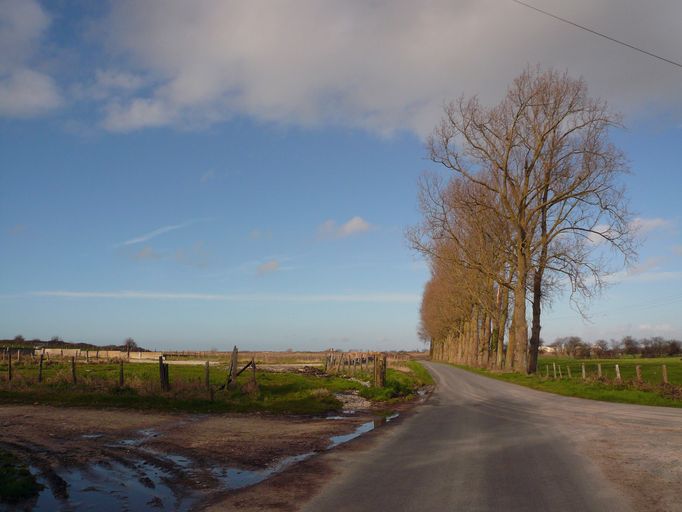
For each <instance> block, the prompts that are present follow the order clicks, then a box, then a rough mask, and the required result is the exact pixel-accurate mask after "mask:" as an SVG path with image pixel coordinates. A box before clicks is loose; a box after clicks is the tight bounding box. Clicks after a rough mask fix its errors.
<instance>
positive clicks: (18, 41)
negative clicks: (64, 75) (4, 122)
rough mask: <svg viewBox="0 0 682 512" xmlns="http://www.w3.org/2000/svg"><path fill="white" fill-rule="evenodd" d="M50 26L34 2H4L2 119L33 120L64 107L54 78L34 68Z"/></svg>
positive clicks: (0, 27) (0, 10)
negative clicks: (20, 118)
mask: <svg viewBox="0 0 682 512" xmlns="http://www.w3.org/2000/svg"><path fill="white" fill-rule="evenodd" d="M49 24H50V18H49V16H48V15H47V13H45V11H44V10H43V9H42V8H41V7H40V5H39V4H38V3H37V2H35V1H34V0H1V1H0V116H4V117H33V116H37V115H40V114H43V113H45V112H48V111H50V110H52V109H54V108H56V107H58V106H60V105H61V104H62V98H61V95H60V93H59V90H58V88H57V85H56V83H55V82H54V80H53V79H52V77H50V76H49V75H48V74H46V73H44V72H42V71H41V70H40V69H38V68H37V67H35V66H34V65H35V64H36V62H35V60H36V54H37V52H38V50H39V48H40V42H41V39H42V37H43V35H44V33H45V31H46V30H47V28H48V26H49Z"/></svg>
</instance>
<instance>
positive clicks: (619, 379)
mask: <svg viewBox="0 0 682 512" xmlns="http://www.w3.org/2000/svg"><path fill="white" fill-rule="evenodd" d="M616 382H618V383H620V382H623V379H621V377H620V366H619V365H616Z"/></svg>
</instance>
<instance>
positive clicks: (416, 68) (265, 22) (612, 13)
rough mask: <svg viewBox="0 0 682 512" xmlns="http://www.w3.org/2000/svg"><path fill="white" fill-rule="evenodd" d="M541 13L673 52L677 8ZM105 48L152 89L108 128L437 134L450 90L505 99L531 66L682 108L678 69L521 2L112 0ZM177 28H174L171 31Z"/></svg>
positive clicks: (617, 94)
mask: <svg viewBox="0 0 682 512" xmlns="http://www.w3.org/2000/svg"><path fill="white" fill-rule="evenodd" d="M543 8H545V9H547V10H550V11H552V12H555V13H556V14H558V15H560V16H563V17H566V18H569V19H571V20H574V21H576V22H578V23H583V24H586V25H589V26H590V27H592V28H594V29H596V30H599V31H602V32H605V33H607V34H610V35H612V36H613V37H617V38H621V39H626V40H627V41H629V42H631V43H633V44H636V45H638V46H641V47H644V48H647V49H650V50H653V51H655V52H657V53H660V54H662V55H664V56H665V55H668V56H670V57H671V58H675V51H676V49H677V48H680V46H682V31H680V30H678V24H679V23H678V20H679V19H680V18H682V3H679V2H666V3H661V4H657V6H656V8H655V9H652V8H651V6H650V5H648V4H647V3H646V2H629V3H628V6H627V9H625V8H621V2H619V1H618V0H603V1H602V2H599V4H598V5H595V3H594V2H592V1H590V0H576V1H574V2H561V1H560V0H544V1H543ZM101 33H102V34H104V35H105V37H106V39H107V44H108V46H109V49H110V50H111V51H113V52H114V54H115V55H116V56H117V57H119V58H121V60H125V59H127V60H128V62H129V63H130V66H131V67H136V68H138V69H143V70H145V72H149V74H150V75H152V76H153V80H154V83H155V84H156V85H155V86H154V87H152V88H151V90H150V91H147V92H145V94H143V95H138V96H137V97H134V98H131V99H127V100H125V101H120V102H118V103H115V104H114V105H113V106H109V107H108V108H107V109H106V116H107V117H106V120H105V122H104V126H105V127H106V128H108V129H111V130H114V131H127V130H135V129H140V128H144V127H147V126H160V125H174V126H180V127H185V126H188V125H190V126H191V125H197V124H199V125H201V124H211V123H215V122H220V121H223V120H226V119H229V118H230V117H232V116H235V115H237V116H239V115H246V116H250V117H252V118H255V119H258V120H260V121H266V122H277V123H293V124H300V125H315V124H320V123H331V124H340V125H350V126H354V127H361V128H366V129H369V130H373V131H377V132H381V133H386V132H391V131H393V130H400V129H407V130H412V131H415V132H417V133H420V134H424V133H427V132H429V131H430V130H431V128H432V127H433V125H434V124H435V122H436V121H437V120H438V118H439V117H440V112H441V105H442V102H443V100H444V99H449V98H453V97H457V96H459V95H460V94H462V93H464V94H472V93H480V94H481V96H482V97H483V99H484V101H485V100H488V99H493V98H498V97H499V96H500V95H501V93H502V92H503V90H504V87H505V86H506V84H508V83H509V82H510V81H511V79H512V78H513V77H514V76H516V75H517V74H518V72H519V70H520V69H521V68H522V67H523V66H525V65H526V64H527V63H529V62H530V63H536V62H538V63H541V64H543V65H553V66H557V67H558V68H560V69H568V70H569V71H570V73H571V74H573V75H575V76H580V75H582V76H584V77H585V78H586V80H587V81H588V83H589V84H590V86H591V89H592V92H593V93H594V94H596V95H599V96H605V97H608V98H609V101H610V103H611V104H613V105H615V106H616V108H619V109H625V110H626V111H628V112H642V113H647V112H651V111H655V110H656V109H660V110H663V109H665V110H666V111H668V112H672V113H673V115H674V116H679V115H680V109H681V107H682V97H681V96H680V95H679V70H678V69H676V68H675V67H673V66H671V65H668V64H665V63H662V62H660V61H658V60H656V59H653V58H651V57H647V56H645V55H642V54H639V53H636V52H634V51H633V50H631V49H628V48H624V47H622V46H619V45H616V44H614V43H612V42H609V41H605V40H603V39H601V38H599V37H596V36H593V35H590V34H588V33H586V32H584V31H581V30H579V29H577V28H575V27H572V26H569V25H567V24H562V23H559V22H557V21H556V20H553V19H551V18H548V17H546V16H543V15H541V14H539V13H536V12H533V11H531V10H529V9H527V8H524V7H522V6H519V5H516V4H514V3H513V2H500V1H499V0H477V1H474V0H461V1H455V2H453V1H447V0H436V1H433V2H428V3H426V4H420V5H419V6H417V5H415V3H414V2H409V1H405V0H403V1H389V0H380V1H378V2H345V1H342V0H336V1H334V0H330V1H325V2H316V1H298V0H284V1H279V2H274V3H268V4H267V7H264V5H263V4H261V3H259V2H228V1H224V0H200V1H197V2H186V1H184V0H164V1H161V0H156V1H153V0H152V1H148V2H138V1H134V0H120V1H117V2H113V3H112V9H111V13H110V15H109V16H108V17H107V19H106V20H104V21H103V22H102V30H101ZM169 35H172V37H171V36H169Z"/></svg>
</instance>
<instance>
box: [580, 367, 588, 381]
mask: <svg viewBox="0 0 682 512" xmlns="http://www.w3.org/2000/svg"><path fill="white" fill-rule="evenodd" d="M581 370H582V372H583V380H585V379H587V372H586V371H585V363H583V364H582V367H581Z"/></svg>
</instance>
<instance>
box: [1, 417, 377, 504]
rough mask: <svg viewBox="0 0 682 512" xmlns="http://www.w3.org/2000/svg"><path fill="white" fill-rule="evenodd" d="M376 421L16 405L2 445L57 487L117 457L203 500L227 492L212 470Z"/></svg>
mask: <svg viewBox="0 0 682 512" xmlns="http://www.w3.org/2000/svg"><path fill="white" fill-rule="evenodd" d="M370 418H371V416H368V415H367V414H365V415H357V416H352V417H348V418H344V419H336V420H326V419H319V418H318V419H314V418H302V417H275V416H268V415H240V414H221V415H196V414H176V413H153V414H150V413H144V412H137V411H121V410H96V409H83V408H57V407H52V406H44V405H40V406H32V405H25V406H23V405H22V406H19V405H17V406H15V405H10V406H0V432H2V435H1V436H0V447H2V448H5V449H8V450H10V451H12V452H13V453H15V454H16V455H17V456H19V457H20V458H22V459H24V460H25V461H26V462H27V463H30V464H31V465H32V466H34V467H36V468H38V469H39V470H40V472H41V473H42V475H43V476H44V478H45V479H46V480H48V481H49V482H50V485H51V487H52V488H53V490H54V488H55V486H56V487H59V485H64V484H63V483H60V478H59V476H58V475H59V471H60V470H61V469H64V468H69V467H83V466H86V465H90V464H95V463H107V462H111V461H116V462H119V463H122V464H128V465H131V464H133V463H134V462H136V461H140V460H142V461H146V462H149V463H152V464H154V465H157V466H159V467H163V468H164V469H166V470H167V471H169V472H171V473H172V474H173V475H174V478H173V485H174V487H173V488H174V489H175V488H176V487H175V486H178V488H180V489H185V491H186V492H190V491H198V492H200V494H201V496H202V501H201V502H206V503H210V502H214V501H215V500H216V498H218V497H224V496H225V495H226V494H229V493H226V492H225V491H224V490H221V489H220V487H219V486H218V485H217V482H216V480H215V479H214V477H213V476H212V474H211V470H213V469H215V468H227V467H238V468H244V469H261V468H265V467H268V466H270V465H271V464H272V463H273V462H274V461H277V460H279V459H282V458H284V457H287V456H290V455H299V454H302V453H307V452H311V451H319V450H323V449H324V448H326V447H327V446H328V445H329V438H330V436H334V435H339V434H346V433H349V432H352V431H353V430H354V428H355V427H356V426H357V425H358V424H360V423H362V422H364V421H368V420H369V419H370ZM169 454H170V455H180V456H183V457H187V458H188V459H190V460H191V461H192V466H191V468H189V471H187V470H183V468H180V467H177V466H174V465H173V464H172V463H171V462H169V460H168V459H167V458H165V456H166V455H169ZM185 469H186V468H185ZM296 471H298V470H296ZM321 475H322V473H319V474H317V475H316V476H315V478H317V477H320V476H321ZM287 478H288V477H287ZM53 482H54V483H55V485H52V483H53ZM185 491H181V492H185ZM291 492H294V493H295V492H296V491H295V490H291Z"/></svg>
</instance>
